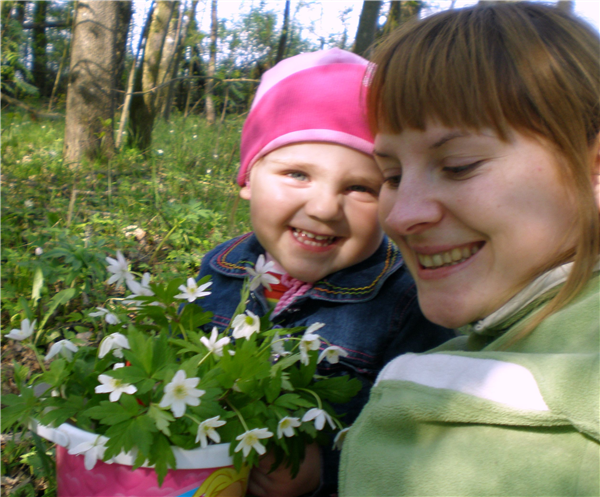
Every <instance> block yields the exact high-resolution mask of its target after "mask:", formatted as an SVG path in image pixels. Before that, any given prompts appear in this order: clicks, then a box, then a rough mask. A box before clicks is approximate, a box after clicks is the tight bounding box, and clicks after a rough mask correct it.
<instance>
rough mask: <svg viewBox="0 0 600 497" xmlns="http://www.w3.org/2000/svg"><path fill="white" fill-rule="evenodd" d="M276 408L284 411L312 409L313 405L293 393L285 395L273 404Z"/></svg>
mask: <svg viewBox="0 0 600 497" xmlns="http://www.w3.org/2000/svg"><path fill="white" fill-rule="evenodd" d="M273 404H275V405H276V406H279V407H283V408H285V409H292V410H293V409H298V408H299V407H314V403H311V402H309V401H307V400H306V399H303V398H302V397H300V395H298V394H295V393H286V394H283V395H282V396H281V397H279V398H278V399H276V400H275V402H273Z"/></svg>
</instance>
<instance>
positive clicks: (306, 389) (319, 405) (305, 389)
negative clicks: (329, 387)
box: [297, 388, 323, 409]
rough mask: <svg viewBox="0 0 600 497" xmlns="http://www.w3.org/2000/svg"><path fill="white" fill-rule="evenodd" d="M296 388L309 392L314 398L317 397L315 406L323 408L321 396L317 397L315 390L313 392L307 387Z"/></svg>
mask: <svg viewBox="0 0 600 497" xmlns="http://www.w3.org/2000/svg"><path fill="white" fill-rule="evenodd" d="M297 390H302V391H303V392H308V393H309V394H311V395H312V396H313V397H314V398H315V399H317V406H318V407H319V409H323V404H322V403H321V397H319V396H318V395H317V394H316V393H315V392H313V391H312V390H309V389H308V388H297Z"/></svg>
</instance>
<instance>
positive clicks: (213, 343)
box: [200, 326, 231, 357]
mask: <svg viewBox="0 0 600 497" xmlns="http://www.w3.org/2000/svg"><path fill="white" fill-rule="evenodd" d="M217 338H219V330H217V327H216V326H214V327H213V329H212V332H211V333H210V338H206V337H202V338H200V341H201V342H202V344H203V345H204V346H205V347H206V348H207V349H208V351H209V352H211V353H213V354H215V355H216V356H219V357H222V356H223V347H224V346H225V345H227V344H228V343H229V342H231V339H230V338H229V337H223V338H221V339H219V340H217Z"/></svg>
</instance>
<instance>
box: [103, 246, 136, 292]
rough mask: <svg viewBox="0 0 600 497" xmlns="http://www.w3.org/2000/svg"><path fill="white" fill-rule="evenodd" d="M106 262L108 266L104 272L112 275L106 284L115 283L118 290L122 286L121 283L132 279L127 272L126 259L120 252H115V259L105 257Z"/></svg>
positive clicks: (127, 264)
mask: <svg viewBox="0 0 600 497" xmlns="http://www.w3.org/2000/svg"><path fill="white" fill-rule="evenodd" d="M106 262H108V264H109V266H108V267H107V268H106V270H107V271H108V272H109V273H113V275H112V276H111V277H110V278H108V280H107V283H108V284H109V285H112V284H113V283H116V285H117V288H118V287H120V286H121V285H122V284H123V281H127V280H132V279H133V275H132V274H131V273H130V272H129V263H128V262H127V259H125V257H123V254H122V253H121V251H120V250H117V258H116V259H113V258H112V257H107V258H106Z"/></svg>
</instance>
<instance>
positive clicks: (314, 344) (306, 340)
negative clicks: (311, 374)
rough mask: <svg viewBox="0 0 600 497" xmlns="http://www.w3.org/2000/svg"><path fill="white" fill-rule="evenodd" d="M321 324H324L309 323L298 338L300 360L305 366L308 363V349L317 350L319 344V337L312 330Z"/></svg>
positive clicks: (320, 326) (315, 329) (319, 327)
mask: <svg viewBox="0 0 600 497" xmlns="http://www.w3.org/2000/svg"><path fill="white" fill-rule="evenodd" d="M323 326H325V324H324V323H313V324H311V325H310V326H309V327H308V329H307V330H306V331H305V332H304V335H303V336H302V338H301V339H300V362H302V364H304V365H305V366H308V364H309V363H310V357H309V356H308V352H309V350H319V347H320V346H321V337H320V336H319V335H316V334H314V333H313V332H314V331H317V330H319V329H321V328H322V327H323Z"/></svg>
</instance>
